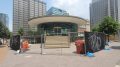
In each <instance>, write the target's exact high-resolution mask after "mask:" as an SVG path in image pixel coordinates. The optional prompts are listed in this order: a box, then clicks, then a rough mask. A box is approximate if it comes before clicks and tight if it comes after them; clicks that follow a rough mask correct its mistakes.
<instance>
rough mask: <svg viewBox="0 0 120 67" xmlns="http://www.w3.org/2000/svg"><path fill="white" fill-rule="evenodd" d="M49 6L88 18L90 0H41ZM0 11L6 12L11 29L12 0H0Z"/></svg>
mask: <svg viewBox="0 0 120 67" xmlns="http://www.w3.org/2000/svg"><path fill="white" fill-rule="evenodd" d="M43 1H44V2H46V4H47V10H48V9H49V8H50V7H57V8H60V9H63V10H66V11H67V12H68V13H69V14H70V15H72V16H78V17H81V18H84V19H88V20H89V19H90V16H89V15H90V13H89V4H90V3H91V0H43ZM0 13H5V14H8V16H9V30H10V31H12V22H13V0H0Z"/></svg>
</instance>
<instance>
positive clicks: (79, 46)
mask: <svg viewBox="0 0 120 67" xmlns="http://www.w3.org/2000/svg"><path fill="white" fill-rule="evenodd" d="M75 45H76V53H77V54H84V53H85V51H84V41H83V40H80V39H77V40H76V41H75Z"/></svg>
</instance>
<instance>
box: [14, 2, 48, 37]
mask: <svg viewBox="0 0 120 67" xmlns="http://www.w3.org/2000/svg"><path fill="white" fill-rule="evenodd" d="M44 15H46V3H44V2H43V1H41V0H13V34H14V35H16V34H18V30H19V29H20V28H23V29H24V34H27V33H28V31H29V25H28V21H29V19H31V18H35V17H39V16H44Z"/></svg>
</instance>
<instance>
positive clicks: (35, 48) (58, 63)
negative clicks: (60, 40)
mask: <svg viewBox="0 0 120 67" xmlns="http://www.w3.org/2000/svg"><path fill="white" fill-rule="evenodd" d="M109 47H110V50H102V51H99V52H96V53H95V54H94V55H95V57H86V56H83V55H79V54H75V53H74V51H75V45H74V44H71V48H62V49H61V48H58V49H44V50H43V53H44V55H41V54H40V53H41V49H40V45H39V44H38V45H32V46H31V48H30V50H29V51H27V52H26V53H22V54H17V53H16V52H15V51H12V50H9V49H8V53H7V57H6V58H5V60H4V61H2V62H1V63H0V67H115V65H116V64H118V65H119V61H120V43H118V42H111V43H110V46H109ZM0 49H1V48H0ZM1 54H2V53H1Z"/></svg>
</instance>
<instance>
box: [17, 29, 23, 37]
mask: <svg viewBox="0 0 120 67" xmlns="http://www.w3.org/2000/svg"><path fill="white" fill-rule="evenodd" d="M18 35H21V36H23V35H24V29H23V28H20V29H19V30H18Z"/></svg>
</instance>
